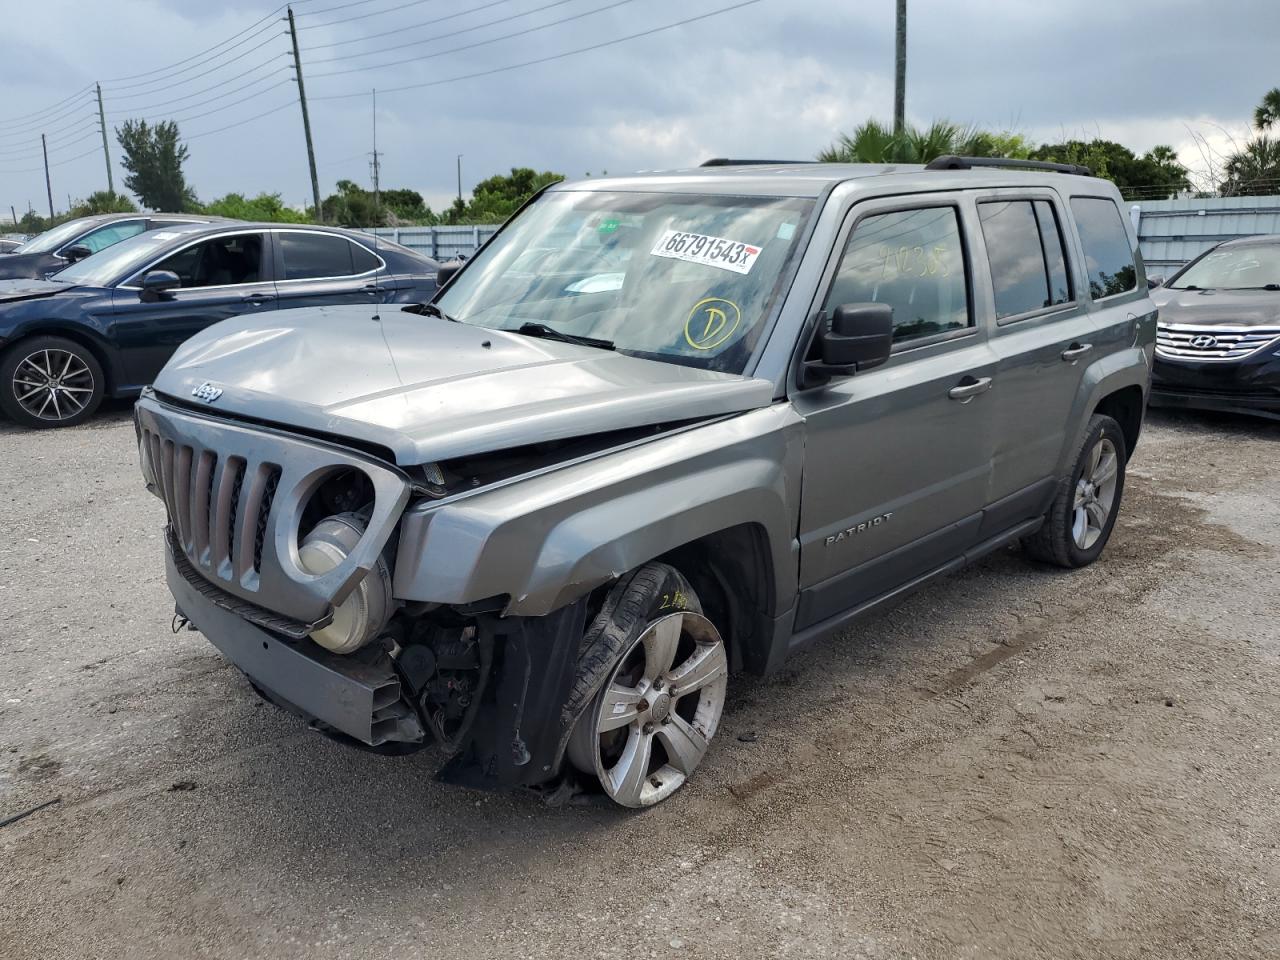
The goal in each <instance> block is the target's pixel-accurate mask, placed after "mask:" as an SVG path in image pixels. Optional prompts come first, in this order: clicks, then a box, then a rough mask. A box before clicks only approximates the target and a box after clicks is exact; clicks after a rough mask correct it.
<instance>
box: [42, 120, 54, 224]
mask: <svg viewBox="0 0 1280 960" xmlns="http://www.w3.org/2000/svg"><path fill="white" fill-rule="evenodd" d="M40 149H41V150H43V151H44V188H45V190H47V191H48V192H49V219H50V220H52V219H53V181H52V180H50V179H49V141H47V140H46V139H45V136H44V134H43V133H42V134H40Z"/></svg>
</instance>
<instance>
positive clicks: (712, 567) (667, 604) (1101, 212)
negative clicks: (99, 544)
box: [136, 157, 1156, 807]
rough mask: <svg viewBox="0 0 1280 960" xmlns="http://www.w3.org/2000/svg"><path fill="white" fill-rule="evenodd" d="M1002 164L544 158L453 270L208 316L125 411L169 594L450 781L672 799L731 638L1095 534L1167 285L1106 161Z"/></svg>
mask: <svg viewBox="0 0 1280 960" xmlns="http://www.w3.org/2000/svg"><path fill="white" fill-rule="evenodd" d="M1014 166H1022V167H1036V165H1030V164H1011V163H1009V162H992V161H980V160H970V159H965V158H957V157H949V158H944V159H942V160H938V161H934V162H933V163H931V164H930V165H929V166H928V167H904V166H827V165H820V164H784V163H776V164H758V163H750V162H738V161H713V162H711V163H710V164H708V165H706V166H704V167H702V168H698V169H694V170H684V171H678V172H672V173H658V174H651V175H642V176H632V177H610V178H602V179H592V180H590V181H587V182H580V183H563V184H558V185H556V186H554V187H552V188H550V189H548V190H546V191H545V192H543V193H542V194H540V195H539V196H537V197H536V198H534V199H533V200H532V201H531V202H529V203H528V204H527V205H526V206H525V207H524V209H522V210H521V211H520V212H519V213H518V214H517V215H516V216H515V217H514V218H513V219H512V220H510V221H509V222H508V223H507V224H506V225H505V226H504V227H503V228H502V230H501V231H500V232H499V233H498V234H497V235H496V236H495V237H494V238H493V239H492V240H490V241H489V243H488V244H486V245H485V246H484V247H483V248H482V249H481V250H480V252H479V253H478V254H477V255H476V256H475V257H474V258H473V259H472V260H470V261H469V262H467V263H466V264H464V265H461V267H460V268H459V267H457V266H447V267H446V268H445V269H443V270H442V276H441V280H442V281H444V282H445V285H444V287H443V289H442V290H441V292H440V293H439V294H438V295H437V296H436V297H435V299H434V301H433V302H431V303H427V304H420V305H413V306H409V307H403V308H402V307H399V306H392V305H381V306H341V307H326V308H317V309H299V310H291V311H285V312H281V313H276V314H272V315H271V316H270V317H246V318H240V319H235V320H229V321H226V322H224V323H222V324H219V325H217V326H214V327H212V328H210V329H208V330H206V331H205V332H203V333H201V334H199V335H198V336H196V337H195V338H194V339H192V340H190V341H188V342H187V343H186V344H185V345H184V346H183V347H182V348H181V349H180V350H179V352H178V353H177V354H176V355H175V356H174V358H173V359H172V360H171V361H170V363H169V364H168V366H167V367H165V369H164V370H163V372H162V373H161V374H160V375H159V377H158V379H157V380H156V382H155V385H154V388H153V389H149V390H148V391H147V392H146V393H145V394H144V396H143V397H142V399H141V400H140V401H139V403H138V405H137V414H136V416H137V427H138V436H139V441H140V449H141V459H142V471H143V474H144V476H145V478H146V482H147V486H148V487H149V488H150V489H151V490H152V491H153V492H155V493H156V494H157V495H158V496H160V497H161V498H163V500H164V502H165V506H166V509H167V513H168V525H167V528H166V529H167V538H166V539H167V544H168V549H167V572H168V583H169V586H170V588H171V590H172V591H173V594H174V597H175V598H176V601H177V612H178V615H179V617H181V618H183V619H184V620H186V621H188V622H189V623H190V624H191V625H192V627H193V628H196V629H199V630H200V631H202V632H203V633H204V634H205V635H206V636H207V637H208V638H209V640H211V641H212V642H213V643H214V645H215V646H217V647H218V648H219V649H220V650H221V651H222V652H223V654H224V655H225V656H226V657H227V658H228V659H230V660H231V661H232V662H233V663H234V664H235V665H236V666H237V667H239V668H240V669H241V670H242V671H243V672H244V673H245V674H247V676H248V678H249V681H250V683H252V684H253V686H254V688H255V689H256V690H257V691H258V692H259V693H260V694H261V695H262V696H264V697H266V698H267V699H268V700H270V701H272V702H274V703H276V704H278V705H279V706H281V707H284V708H286V709H289V710H292V711H294V712H295V713H297V714H299V715H301V716H302V717H303V718H305V719H307V720H308V721H310V723H311V725H312V726H313V727H315V728H316V729H319V730H321V731H325V732H327V733H330V734H331V735H333V736H337V737H340V738H342V739H346V740H348V741H350V742H354V743H356V744H363V745H365V746H367V747H370V748H375V749H379V750H383V751H386V752H394V753H403V752H409V751H411V750H413V749H414V748H417V747H420V746H425V745H428V744H432V743H434V744H438V745H439V747H440V749H441V753H442V755H443V756H445V757H447V758H448V759H447V761H446V762H445V763H444V765H443V767H442V769H441V771H440V776H441V777H443V778H444V779H446V780H449V781H451V782H456V783H464V784H468V785H472V786H477V787H486V786H490V787H511V786H536V787H540V788H543V789H546V790H548V791H551V792H554V793H555V794H556V795H560V791H561V790H565V789H573V788H574V787H575V785H578V784H583V783H585V784H594V783H595V782H596V781H598V783H599V785H600V788H601V789H602V790H603V792H604V793H605V794H607V796H608V797H610V798H611V799H612V800H614V801H616V802H617V803H619V804H621V805H623V806H627V807H644V806H648V805H650V804H653V803H656V802H658V801H660V800H662V799H664V798H666V797H668V796H670V795H671V794H672V793H673V792H674V791H676V790H677V789H679V788H680V786H681V785H683V784H684V783H685V782H686V781H687V780H688V778H689V777H690V775H692V773H693V772H694V770H695V768H696V767H697V766H698V764H699V762H700V761H701V760H702V758H703V756H704V755H705V754H706V751H707V749H708V746H709V745H710V743H711V740H712V738H713V737H714V736H715V733H716V728H717V725H718V724H719V721H720V717H721V711H722V710H723V708H724V704H725V694H726V688H727V686H728V684H729V683H731V682H732V678H733V676H734V674H735V672H736V671H739V670H746V671H751V672H753V673H758V674H767V673H769V672H770V671H773V670H776V669H777V668H778V666H779V665H780V664H781V663H782V662H783V661H784V660H785V659H786V658H787V657H788V656H789V655H790V654H791V653H793V652H794V651H796V650H798V649H800V648H801V647H804V646H806V645H807V644H810V643H812V642H814V641H815V640H818V639H819V638H822V637H825V636H828V635H830V634H833V633H835V632H836V631H838V630H841V629H843V628H845V627H847V626H848V625H849V624H850V623H851V622H853V621H854V619H855V618H858V617H860V616H862V615H863V614H866V613H868V612H869V611H872V610H874V609H875V608H877V607H879V606H881V605H882V604H884V603H885V602H886V601H890V600H892V599H894V598H896V597H898V596H900V595H902V594H903V593H905V592H906V591H908V590H911V589H914V588H916V587H918V586H921V585H922V584H924V583H926V582H927V581H929V580H931V579H933V578H935V577H938V576H940V575H943V574H947V573H950V572H952V571H955V570H957V569H959V568H960V567H961V566H962V565H964V564H966V563H969V562H971V561H973V560H974V559H975V558H977V557H980V556H982V555H983V554H985V553H988V552H990V551H992V550H996V549H998V548H1000V547H1001V546H1003V545H1005V544H1009V543H1011V542H1014V541H1019V540H1020V541H1021V542H1022V543H1023V547H1024V550H1025V552H1026V553H1027V554H1028V555H1029V556H1030V557H1032V558H1034V559H1036V560H1038V561H1043V562H1048V563H1052V564H1056V565H1058V566H1063V567H1080V566H1083V565H1085V564H1088V563H1091V562H1093V561H1094V560H1095V559H1097V557H1098V555H1099V553H1101V551H1102V549H1103V547H1104V546H1105V545H1106V542H1107V538H1108V536H1109V535H1110V533H1111V529H1112V525H1113V524H1114V523H1115V521H1116V514H1117V512H1118V511H1119V508H1120V500H1121V494H1122V493H1123V490H1124V477H1125V462H1126V460H1127V458H1128V456H1129V454H1130V452H1131V451H1132V450H1133V448H1134V444H1135V443H1136V442H1137V439H1138V431H1139V429H1140V427H1141V425H1142V415H1143V409H1144V404H1145V401H1146V394H1147V390H1148V385H1149V378H1150V371H1151V361H1152V351H1153V343H1154V339H1155V327H1156V323H1155V320H1156V314H1155V309H1154V307H1153V306H1152V303H1151V300H1150V299H1149V298H1148V296H1147V284H1146V278H1145V276H1144V275H1143V269H1142V263H1141V260H1140V259H1139V257H1138V255H1137V249H1136V243H1135V238H1134V234H1133V232H1132V230H1131V229H1130V226H1129V224H1128V221H1127V220H1126V218H1125V217H1124V216H1122V215H1121V212H1120V208H1119V200H1120V197H1119V194H1118V193H1117V192H1116V190H1115V188H1114V187H1113V186H1112V185H1111V184H1110V183H1107V182H1105V181H1103V180H1098V179H1093V178H1092V177H1089V176H1087V175H1086V174H1087V173H1088V171H1087V170H1084V169H1083V168H1076V167H1053V166H1049V165H1039V167H1036V168H1034V169H1012V168H1011V167H1014Z"/></svg>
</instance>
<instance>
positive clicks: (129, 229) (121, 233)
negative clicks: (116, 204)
mask: <svg viewBox="0 0 1280 960" xmlns="http://www.w3.org/2000/svg"><path fill="white" fill-rule="evenodd" d="M145 227H146V224H145V223H144V222H143V221H142V220H124V221H122V222H120V223H112V224H109V225H108V226H105V227H99V228H98V229H97V230H94V231H93V232H92V233H89V234H86V235H85V236H84V237H81V238H80V239H79V240H77V241H76V243H77V244H81V243H82V244H84V245H85V246H86V247H88V248H89V249H90V250H92V251H93V252H94V253H97V252H98V251H99V250H105V249H107V247H110V246H113V245H114V244H117V243H119V242H120V241H121V240H128V239H129V238H130V237H133V236H137V235H138V234H140V233H141V232H142V231H143V229H144V228H145Z"/></svg>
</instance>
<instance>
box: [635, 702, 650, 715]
mask: <svg viewBox="0 0 1280 960" xmlns="http://www.w3.org/2000/svg"><path fill="white" fill-rule="evenodd" d="M648 709H649V701H648V700H641V701H640V702H639V703H637V704H636V711H637V712H639V713H644V712H645V711H646V710H648Z"/></svg>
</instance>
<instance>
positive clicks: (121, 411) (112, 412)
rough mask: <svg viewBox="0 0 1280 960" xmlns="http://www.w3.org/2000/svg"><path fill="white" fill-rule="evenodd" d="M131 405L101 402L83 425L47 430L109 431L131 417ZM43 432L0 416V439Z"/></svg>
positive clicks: (115, 401) (122, 402)
mask: <svg viewBox="0 0 1280 960" xmlns="http://www.w3.org/2000/svg"><path fill="white" fill-rule="evenodd" d="M133 403H134V402H133V401H132V400H106V401H104V402H103V404H102V406H101V407H100V408H98V412H97V413H95V414H94V415H93V416H92V417H90V418H89V419H88V420H86V421H85V422H84V423H81V424H77V425H76V426H74V427H52V428H49V429H50V430H65V431H68V432H75V431H83V432H86V433H88V432H93V431H99V430H110V429H111V428H112V427H115V426H117V425H118V424H120V423H122V422H124V421H126V420H129V419H131V418H132V417H133ZM43 432H44V431H43V430H37V429H33V428H31V427H25V426H22V425H21V424H17V423H14V422H13V421H12V420H10V419H9V418H8V417H6V416H4V415H3V414H0V437H4V436H6V435H8V434H35V433H43Z"/></svg>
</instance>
